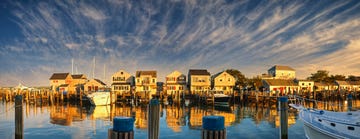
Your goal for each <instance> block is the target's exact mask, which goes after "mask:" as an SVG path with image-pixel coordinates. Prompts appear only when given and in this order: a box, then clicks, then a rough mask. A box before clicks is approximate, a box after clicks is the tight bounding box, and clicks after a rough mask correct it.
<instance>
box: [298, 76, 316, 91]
mask: <svg viewBox="0 0 360 139" xmlns="http://www.w3.org/2000/svg"><path fill="white" fill-rule="evenodd" d="M294 81H295V82H296V83H297V84H298V86H299V87H300V91H302V92H313V91H314V84H315V83H314V81H310V80H297V79H295V80H294Z"/></svg>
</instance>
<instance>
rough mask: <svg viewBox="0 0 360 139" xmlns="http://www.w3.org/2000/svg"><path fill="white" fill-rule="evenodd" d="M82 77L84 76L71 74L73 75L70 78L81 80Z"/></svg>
mask: <svg viewBox="0 0 360 139" xmlns="http://www.w3.org/2000/svg"><path fill="white" fill-rule="evenodd" d="M83 76H84V74H73V75H71V77H72V78H73V79H82V77H83Z"/></svg>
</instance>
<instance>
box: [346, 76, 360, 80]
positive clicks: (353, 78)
mask: <svg viewBox="0 0 360 139" xmlns="http://www.w3.org/2000/svg"><path fill="white" fill-rule="evenodd" d="M346 80H348V81H359V78H358V77H356V76H354V75H349V76H348V78H347V79H346Z"/></svg>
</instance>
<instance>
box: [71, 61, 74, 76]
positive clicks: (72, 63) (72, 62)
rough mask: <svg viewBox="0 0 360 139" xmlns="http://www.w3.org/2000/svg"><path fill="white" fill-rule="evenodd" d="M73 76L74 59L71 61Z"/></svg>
mask: <svg viewBox="0 0 360 139" xmlns="http://www.w3.org/2000/svg"><path fill="white" fill-rule="evenodd" d="M71 74H74V59H73V58H72V59H71Z"/></svg>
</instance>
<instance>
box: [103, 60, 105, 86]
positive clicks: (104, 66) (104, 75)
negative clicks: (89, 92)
mask: <svg viewBox="0 0 360 139" xmlns="http://www.w3.org/2000/svg"><path fill="white" fill-rule="evenodd" d="M105 77H106V65H105V64H104V78H103V81H104V82H106V80H105V79H106V78H105Z"/></svg>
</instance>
